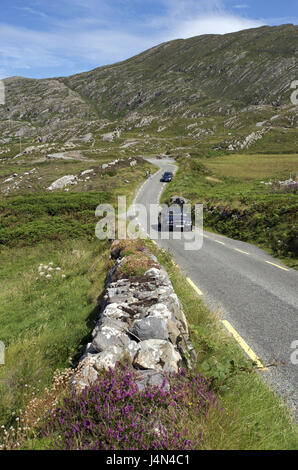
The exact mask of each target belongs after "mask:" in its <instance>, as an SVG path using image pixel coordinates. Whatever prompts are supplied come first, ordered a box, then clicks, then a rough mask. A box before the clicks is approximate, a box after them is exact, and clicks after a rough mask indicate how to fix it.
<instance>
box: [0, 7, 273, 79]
mask: <svg viewBox="0 0 298 470" xmlns="http://www.w3.org/2000/svg"><path fill="white" fill-rule="evenodd" d="M142 1H143V0H142ZM69 2H70V0H61V3H60V5H61V4H62V3H63V4H64V6H65V5H66V4H69ZM74 2H75V3H74ZM160 2H161V3H162V5H163V6H164V7H165V9H166V12H165V14H163V15H161V14H159V15H152V14H151V15H149V14H148V16H147V18H144V16H143V17H142V18H137V17H134V16H133V15H132V16H131V17H130V18H127V19H126V21H123V18H122V16H121V14H120V13H119V14H118V15H117V14H114V17H113V18H111V12H112V10H111V3H110V2H106V0H101V1H100V2H97V1H96V0H87V1H86V2H85V1H83V0H72V4H73V5H76V6H79V7H82V9H83V11H85V15H83V14H82V16H81V17H74V16H69V17H67V16H66V15H64V16H63V15H61V14H59V15H58V16H57V17H56V18H55V17H53V16H49V18H48V21H47V29H44V30H40V31H37V30H33V29H30V28H24V27H20V26H12V25H8V24H0V63H1V72H2V74H6V76H7V75H19V74H25V75H26V76H28V73H26V70H30V71H31V72H32V76H45V75H46V76H48V74H50V75H52V76H53V75H67V74H70V73H75V72H80V71H83V70H88V69H91V68H93V67H97V66H99V65H105V64H111V63H114V62H117V61H120V60H124V59H126V58H129V57H131V56H132V55H134V54H137V53H139V52H142V51H143V50H145V49H148V48H150V47H153V46H154V45H157V44H159V43H161V42H165V41H168V40H171V39H177V38H188V37H192V36H197V35H200V34H225V33H230V32H234V31H239V30H242V29H247V28H253V27H257V26H261V25H262V24H264V23H262V22H260V21H258V20H253V19H248V18H243V17H241V15H233V14H231V13H227V12H226V11H225V9H224V4H223V1H222V0H200V1H198V0H160ZM54 3H55V2H54ZM95 5H98V9H97V10H96V12H97V13H96V14H95V10H94V15H91V13H92V11H93V8H95ZM34 6H39V5H38V2H37V3H35V5H34ZM52 6H54V5H52ZM28 8H29V7H28ZM28 8H27V10H28ZM38 11H40V10H39V9H38ZM98 12H100V14H98ZM28 13H29V11H28ZM31 13H32V14H33V11H32V12H31ZM59 13H61V12H59ZM49 71H50V72H49ZM52 71H53V72H52ZM31 72H30V74H31Z"/></svg>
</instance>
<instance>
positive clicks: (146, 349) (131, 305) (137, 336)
mask: <svg viewBox="0 0 298 470" xmlns="http://www.w3.org/2000/svg"><path fill="white" fill-rule="evenodd" d="M150 256H151V257H152V258H153V260H154V265H155V266H156V267H153V268H150V269H149V270H147V271H146V272H145V274H144V275H142V276H133V277H130V278H129V277H125V276H124V275H123V273H122V275H121V276H120V278H119V271H121V265H122V264H123V263H124V261H125V259H126V258H125V257H123V258H121V250H119V249H118V250H117V244H116V245H115V244H114V245H113V247H112V251H111V258H112V259H116V260H115V263H114V266H113V267H112V269H111V270H110V271H109V273H108V276H107V280H106V289H105V295H104V301H103V304H102V307H101V312H100V315H99V318H98V322H97V324H96V326H95V328H94V330H93V333H92V336H93V340H92V342H91V343H89V344H88V345H87V346H86V348H85V352H84V354H83V356H82V357H81V360H80V364H79V368H78V371H77V372H76V373H75V375H74V377H73V380H72V384H73V387H74V389H75V390H78V391H81V390H83V389H84V388H85V387H86V386H88V385H91V384H92V383H93V382H94V381H96V379H97V377H98V374H100V371H101V370H103V369H108V368H110V367H111V368H113V367H115V365H116V363H117V362H119V361H125V362H126V363H127V362H128V363H129V364H130V365H131V367H132V368H133V369H134V370H137V371H138V372H137V377H138V382H137V383H138V386H139V388H140V389H142V388H144V387H145V386H146V385H147V384H151V385H160V386H161V384H163V387H165V388H167V387H168V382H167V380H166V375H167V374H168V373H173V372H178V370H179V368H180V367H181V366H182V365H183V366H187V367H191V358H192V357H194V356H195V353H194V350H193V348H192V346H191V344H190V342H189V338H188V325H187V320H186V318H185V315H184V312H183V307H182V305H181V302H180V301H179V299H178V297H177V295H176V294H175V292H174V289H173V286H172V283H171V281H170V279H169V276H168V274H167V272H166V270H165V269H164V268H163V267H162V266H160V265H159V264H158V263H157V260H156V258H155V257H153V256H152V255H150Z"/></svg>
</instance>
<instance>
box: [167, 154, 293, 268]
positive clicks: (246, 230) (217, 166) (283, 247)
mask: <svg viewBox="0 0 298 470" xmlns="http://www.w3.org/2000/svg"><path fill="white" fill-rule="evenodd" d="M178 163H179V170H178V172H177V173H176V175H175V178H174V180H173V182H172V183H171V184H170V185H168V186H167V189H166V191H165V192H164V194H163V196H162V201H163V202H164V201H168V200H169V198H170V196H171V195H173V194H181V195H184V196H185V197H186V198H188V199H190V201H191V202H192V203H193V204H195V203H203V204H204V208H205V212H204V225H205V228H206V229H208V228H209V229H211V230H213V231H217V232H219V233H223V234H225V235H228V236H230V237H232V238H236V239H240V240H243V241H247V242H253V243H257V244H259V245H260V246H261V247H263V248H265V249H267V250H269V252H270V253H272V254H273V255H274V256H277V257H279V258H281V259H283V260H284V261H285V262H286V263H287V264H289V265H290V266H292V267H294V268H297V266H298V265H297V257H298V245H297V213H298V206H297V194H296V193H294V192H293V191H292V192H286V191H285V190H284V189H283V188H282V187H279V186H278V184H272V185H270V184H265V183H269V182H272V183H274V182H277V181H283V180H285V179H289V177H290V175H291V176H292V178H295V177H296V173H297V169H298V156H297V155H291V154H288V155H278V154H276V155H262V154H259V155H256V154H253V155H244V154H239V155H237V154H233V155H223V156H218V157H214V156H211V157H209V158H204V157H200V156H193V157H190V158H185V157H184V158H183V157H181V158H180V159H178Z"/></svg>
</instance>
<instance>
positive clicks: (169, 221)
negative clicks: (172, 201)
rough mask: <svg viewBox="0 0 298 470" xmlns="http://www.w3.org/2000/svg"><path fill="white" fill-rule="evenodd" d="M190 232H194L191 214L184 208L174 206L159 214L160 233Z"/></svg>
mask: <svg viewBox="0 0 298 470" xmlns="http://www.w3.org/2000/svg"><path fill="white" fill-rule="evenodd" d="M173 230H175V231H181V232H190V231H191V230H192V220H191V214H189V213H188V212H186V211H185V210H184V209H183V207H179V206H172V207H167V208H166V209H163V210H162V211H161V212H159V214H158V231H159V232H160V231H169V232H172V231H173Z"/></svg>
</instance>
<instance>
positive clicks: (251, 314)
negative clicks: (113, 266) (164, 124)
mask: <svg viewBox="0 0 298 470" xmlns="http://www.w3.org/2000/svg"><path fill="white" fill-rule="evenodd" d="M150 161H151V162H152V163H155V164H156V165H158V166H159V167H160V168H161V169H160V170H159V171H158V173H156V174H155V175H153V176H152V177H151V178H150V180H148V181H147V182H146V183H145V184H144V185H143V186H142V187H141V188H140V190H139V192H138V194H137V196H136V199H135V203H140V204H143V205H145V206H146V207H147V209H149V205H150V204H156V203H157V202H159V198H160V195H161V193H162V190H163V188H164V185H165V184H167V183H161V182H160V176H161V174H162V173H163V171H175V169H176V167H175V166H174V165H173V162H171V161H165V160H150ZM138 220H139V221H140V222H141V224H142V226H143V227H144V229H145V230H146V232H147V233H149V232H150V228H149V227H150V224H151V223H150V222H149V220H147V219H145V218H144V217H143V218H142V216H139V217H138ZM146 223H147V224H148V225H147V227H146ZM152 226H153V227H154V228H157V225H156V220H155V221H152V224H151V227H152ZM159 237H160V235H159ZM172 237H173V235H172V234H170V239H169V240H161V239H159V240H156V241H157V242H158V244H159V245H160V246H161V247H162V248H164V249H166V250H169V251H170V252H171V253H172V255H173V258H174V260H175V261H176V262H177V264H179V266H180V267H181V268H182V271H183V272H184V273H185V275H187V276H188V277H189V278H190V279H191V280H192V281H193V282H194V283H195V284H196V286H197V287H198V288H199V290H200V291H201V292H202V297H203V299H204V301H205V303H206V304H207V305H208V306H209V307H210V309H211V310H212V311H214V312H221V313H222V315H223V319H226V320H228V322H229V323H230V324H231V325H232V327H233V328H234V329H235V330H236V331H237V333H238V334H239V335H240V336H241V337H242V338H243V339H244V340H245V342H246V343H247V344H248V345H249V346H250V348H251V349H252V350H253V351H254V353H255V354H256V355H257V356H258V357H259V358H260V359H261V361H262V363H263V364H270V363H272V362H274V361H275V360H276V359H278V360H279V361H282V362H284V363H285V364H284V365H283V366H281V367H278V368H277V369H276V368H274V369H271V368H270V369H269V370H268V371H265V372H262V375H263V376H264V378H265V379H266V381H268V382H269V383H272V384H273V386H274V387H275V388H276V389H277V390H278V391H279V392H280V393H281V394H282V395H283V397H284V398H285V399H286V400H288V401H289V404H290V406H291V407H292V409H293V410H294V412H295V414H296V416H298V364H296V365H295V364H292V362H291V355H293V352H294V349H293V348H292V347H291V345H292V343H293V341H297V340H298V272H297V271H295V270H292V269H290V268H288V267H287V266H284V265H283V264H282V263H281V262H280V261H278V260H276V259H275V258H272V257H270V256H269V255H268V254H267V253H265V252H264V251H262V250H260V249H259V248H257V247H256V246H254V245H251V244H248V243H243V242H240V241H237V240H233V239H230V238H227V237H224V236H222V235H216V234H214V233H210V232H206V231H204V238H203V247H202V248H201V249H200V250H196V251H185V249H184V242H185V240H184V239H183V234H182V239H181V240H173V238H172ZM296 349H297V350H298V345H297V346H296ZM296 357H297V359H298V353H297V356H296Z"/></svg>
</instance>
